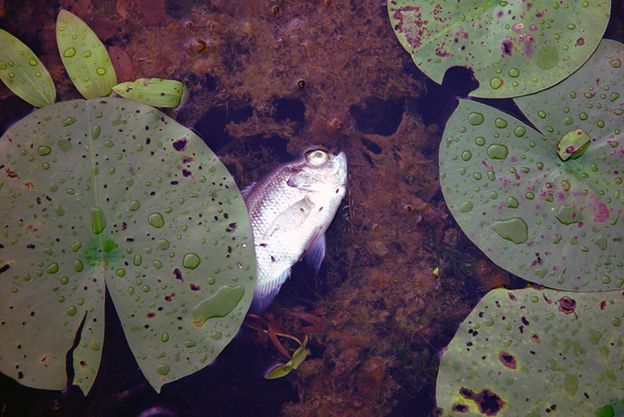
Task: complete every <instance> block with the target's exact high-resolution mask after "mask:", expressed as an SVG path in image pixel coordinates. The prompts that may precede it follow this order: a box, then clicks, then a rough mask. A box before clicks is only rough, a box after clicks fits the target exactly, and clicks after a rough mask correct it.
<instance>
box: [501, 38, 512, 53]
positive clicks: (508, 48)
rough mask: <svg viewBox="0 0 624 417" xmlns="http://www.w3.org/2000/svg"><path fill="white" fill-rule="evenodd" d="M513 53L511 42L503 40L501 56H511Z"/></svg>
mask: <svg viewBox="0 0 624 417" xmlns="http://www.w3.org/2000/svg"><path fill="white" fill-rule="evenodd" d="M512 52H513V41H512V40H511V39H504V40H503V41H502V42H501V54H502V56H503V57H505V56H511V53H512Z"/></svg>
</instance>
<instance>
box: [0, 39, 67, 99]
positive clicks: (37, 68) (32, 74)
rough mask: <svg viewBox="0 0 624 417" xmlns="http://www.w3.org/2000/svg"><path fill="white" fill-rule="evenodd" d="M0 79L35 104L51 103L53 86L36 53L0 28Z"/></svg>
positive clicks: (21, 96) (53, 91)
mask: <svg viewBox="0 0 624 417" xmlns="http://www.w3.org/2000/svg"><path fill="white" fill-rule="evenodd" d="M0 80H2V82H4V83H5V84H6V86H7V87H9V89H10V90H11V91H13V93H15V94H16V95H18V96H19V97H20V98H22V99H23V100H25V101H27V102H28V103H29V104H32V105H33V106H35V107H43V106H47V105H48V104H52V103H54V100H55V99H56V88H55V87H54V82H53V81H52V77H50V73H49V72H48V70H47V69H46V67H44V66H43V63H42V62H41V61H40V60H39V58H37V56H36V55H35V53H34V52H33V51H32V50H31V49H30V48H29V47H28V46H26V45H25V44H24V43H22V41H20V40H19V39H17V38H16V37H15V36H13V35H11V34H10V33H9V32H7V31H5V30H2V29H0Z"/></svg>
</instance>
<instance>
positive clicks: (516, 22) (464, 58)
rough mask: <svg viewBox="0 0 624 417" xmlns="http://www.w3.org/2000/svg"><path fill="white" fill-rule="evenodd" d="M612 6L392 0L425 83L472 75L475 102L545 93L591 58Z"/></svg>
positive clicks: (586, 0) (597, 2) (396, 23)
mask: <svg viewBox="0 0 624 417" xmlns="http://www.w3.org/2000/svg"><path fill="white" fill-rule="evenodd" d="M610 9H611V1H610V0H591V1H590V0H583V1H580V0H579V1H568V2H553V1H550V0H548V1H546V0H534V1H530V2H525V1H502V0H501V1H483V0H470V1H461V2H460V1H456V0H438V1H428V2H423V1H419V0H389V1H388V12H389V15H390V22H391V24H392V28H393V29H394V33H395V34H396V35H397V37H398V39H399V41H400V42H401V44H402V45H403V47H404V48H405V49H406V50H407V51H408V52H409V53H410V54H411V56H412V59H413V60H414V62H415V63H416V65H417V66H418V68H420V69H421V70H422V71H423V72H424V73H425V74H426V75H427V76H428V77H430V78H431V79H433V80H434V81H435V82H437V83H438V84H441V83H442V79H443V77H444V73H445V71H446V70H447V69H448V68H450V67H453V66H465V67H467V68H471V69H472V70H473V71H474V76H475V77H476V78H477V80H478V81H479V84H480V85H479V88H478V89H477V90H475V91H473V92H472V93H471V95H472V96H475V97H518V96H521V95H525V94H530V93H534V92H537V91H541V90H543V89H545V88H548V87H550V86H552V85H554V84H556V83H558V82H559V81H561V80H563V79H565V78H566V77H567V76H569V75H570V74H572V73H573V72H574V71H576V70H577V69H578V68H579V67H580V66H581V65H583V63H585V61H587V59H589V57H590V56H591V54H592V53H593V52H594V50H595V49H596V47H597V46H598V43H599V42H600V39H601V38H602V35H603V33H604V31H605V29H606V27H607V23H608V21H609V14H610Z"/></svg>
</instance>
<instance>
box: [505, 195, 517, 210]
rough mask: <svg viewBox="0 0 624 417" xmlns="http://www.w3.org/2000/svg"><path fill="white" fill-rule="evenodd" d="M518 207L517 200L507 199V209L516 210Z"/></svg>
mask: <svg viewBox="0 0 624 417" xmlns="http://www.w3.org/2000/svg"><path fill="white" fill-rule="evenodd" d="M518 206H519V203H518V200H516V199H515V198H513V197H509V198H508V199H507V207H508V208H518Z"/></svg>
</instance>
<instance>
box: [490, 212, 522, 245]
mask: <svg viewBox="0 0 624 417" xmlns="http://www.w3.org/2000/svg"><path fill="white" fill-rule="evenodd" d="M492 228H493V229H494V231H495V232H496V233H497V234H498V235H499V236H500V237H502V238H503V239H505V240H509V241H511V242H513V243H516V244H520V243H524V242H526V241H527V240H529V228H528V226H527V224H526V223H525V221H524V220H523V219H521V218H520V217H512V218H511V219H506V220H497V221H495V222H494V224H493V225H492Z"/></svg>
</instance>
